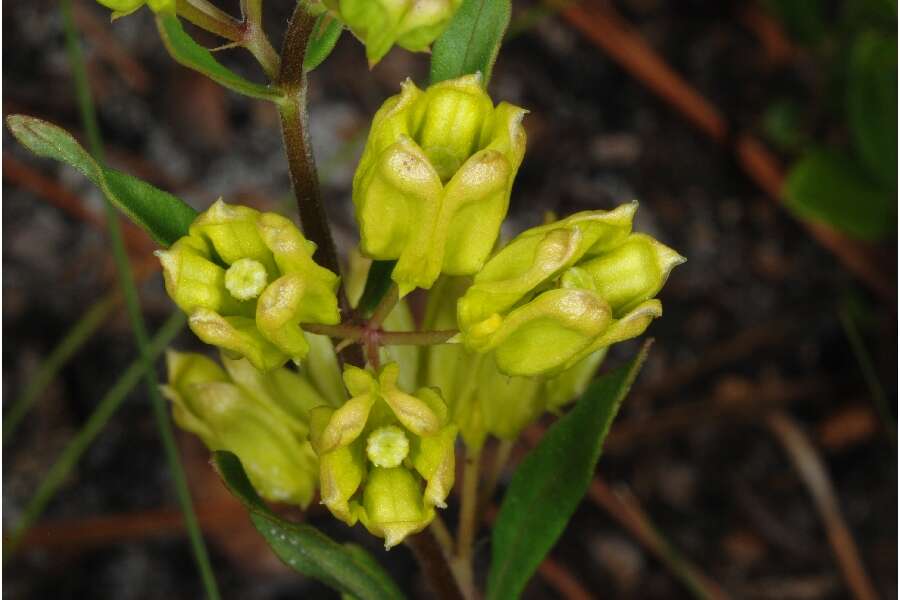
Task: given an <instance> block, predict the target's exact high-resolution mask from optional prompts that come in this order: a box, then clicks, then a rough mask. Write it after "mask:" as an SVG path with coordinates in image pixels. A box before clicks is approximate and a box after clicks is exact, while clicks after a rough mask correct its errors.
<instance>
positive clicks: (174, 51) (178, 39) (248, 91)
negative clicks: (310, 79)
mask: <svg viewBox="0 0 900 600" xmlns="http://www.w3.org/2000/svg"><path fill="white" fill-rule="evenodd" d="M156 26H157V29H159V35H160V37H161V38H162V41H163V43H164V44H165V45H166V49H167V50H168V51H169V54H171V55H172V58H174V59H175V61H176V62H178V63H179V64H181V65H184V66H185V67H187V68H189V69H193V70H195V71H198V72H200V73H203V74H204V75H206V76H207V77H209V78H210V79H212V80H213V81H215V82H216V83H218V84H219V85H222V86H224V87H227V88H228V89H230V90H234V91H235V92H237V93H239V94H244V95H245V96H251V97H253V98H260V99H262V100H271V101H272V102H280V101H281V100H282V99H283V98H284V94H283V93H282V92H281V90H279V89H277V88H273V87H269V86H267V85H262V84H259V83H253V82H252V81H247V80H246V79H244V78H243V77H241V76H240V75H238V74H237V73H234V72H232V71H231V70H229V69H227V68H226V67H225V66H223V65H222V63H220V62H219V61H217V60H216V59H215V58H214V57H213V55H212V53H211V52H210V51H209V50H207V49H206V48H204V47H203V46H201V45H200V44H198V43H197V42H195V41H194V39H193V38H192V37H191V36H189V35H188V34H187V33H186V32H185V31H184V28H183V27H182V26H181V21H179V20H178V17H176V16H175V15H174V14H171V13H157V15H156Z"/></svg>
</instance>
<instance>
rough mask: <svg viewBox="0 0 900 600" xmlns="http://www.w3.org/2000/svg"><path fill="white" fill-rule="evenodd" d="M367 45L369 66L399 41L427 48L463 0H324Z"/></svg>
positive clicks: (418, 48) (415, 48)
mask: <svg viewBox="0 0 900 600" xmlns="http://www.w3.org/2000/svg"><path fill="white" fill-rule="evenodd" d="M324 4H325V6H326V7H327V8H328V9H330V10H331V12H332V13H333V14H334V15H335V16H337V17H338V18H339V19H340V20H341V21H343V22H344V24H346V25H347V27H348V28H349V29H350V31H352V32H353V35H355V36H356V37H357V38H359V40H360V41H361V42H362V43H363V44H365V46H366V58H368V59H369V66H374V65H375V64H376V63H378V61H380V60H381V59H382V58H383V57H384V55H385V54H387V53H388V50H390V49H391V46H393V45H394V44H397V45H398V46H400V47H401V48H406V49H407V50H410V51H412V52H425V51H427V50H428V47H429V46H430V45H431V43H432V42H433V41H434V40H436V39H437V38H438V37H439V36H440V35H441V34H442V33H443V32H444V29H446V28H447V25H449V24H450V19H452V18H453V15H454V14H455V13H456V9H458V8H459V5H460V4H462V0H324Z"/></svg>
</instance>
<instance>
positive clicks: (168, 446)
mask: <svg viewBox="0 0 900 600" xmlns="http://www.w3.org/2000/svg"><path fill="white" fill-rule="evenodd" d="M60 8H61V11H62V16H63V23H64V27H65V30H66V47H67V50H68V53H69V61H70V63H71V66H72V73H73V77H74V80H75V88H76V93H77V96H78V104H79V108H80V110H81V117H82V121H83V123H84V128H85V130H86V131H87V135H88V141H89V146H90V149H91V154H92V155H93V157H94V159H95V160H96V161H97V162H98V163H99V164H102V163H103V162H104V159H103V142H102V138H101V136H100V128H99V127H98V125H97V115H96V111H95V109H94V103H93V100H92V98H91V93H90V87H89V85H88V81H87V73H86V71H85V66H84V58H83V57H82V55H81V48H80V46H79V44H78V37H77V33H76V29H75V23H74V21H73V19H72V3H71V0H60ZM105 207H106V220H107V224H108V227H109V237H110V243H111V245H112V251H113V258H114V260H115V263H116V271H117V273H118V276H119V283H120V284H121V286H122V295H123V296H124V298H125V307H126V309H127V311H128V318H129V320H130V321H131V329H132V333H133V334H134V338H135V341H136V342H137V347H138V352H139V353H140V362H141V366H142V371H143V373H144V379H145V382H146V384H147V393H148V394H149V396H150V400H151V402H152V404H153V415H154V417H155V418H156V425H157V429H159V437H160V439H161V441H162V445H163V451H164V453H165V455H166V461H167V462H168V463H169V471H170V473H171V475H172V480H173V484H174V486H175V492H176V495H177V497H178V503H179V505H180V506H181V511H182V512H183V513H184V522H185V527H186V529H187V532H188V538H189V539H190V543H191V548H192V550H193V553H194V560H195V561H196V563H197V568H198V570H199V571H200V578H201V580H202V581H203V587H204V589H205V591H206V596H207V598H209V599H210V600H218V598H219V590H218V586H217V585H216V579H215V576H214V574H213V570H212V565H211V564H210V561H209V554H208V553H207V551H206V544H205V543H204V541H203V536H202V534H201V533H200V524H199V522H198V521H197V515H196V513H195V512H194V507H193V505H192V504H191V493H190V490H188V486H187V478H186V476H185V474H184V468H183V467H182V466H181V461H180V459H179V457H178V448H177V447H176V445H175V434H174V432H173V431H172V424H171V423H170V422H169V416H168V413H167V411H166V404H165V402H164V401H163V399H162V395H161V394H160V391H159V382H158V381H157V378H156V371H155V370H154V368H153V358H152V356H151V345H150V341H149V337H148V335H147V328H146V325H145V324H144V317H143V315H142V314H141V307H140V302H139V300H138V294H137V286H136V285H135V283H134V273H132V271H131V265H130V264H129V262H128V255H127V254H126V252H125V243H124V240H123V239H122V230H121V228H120V227H119V219H118V215H117V214H116V210H115V208H114V207H113V205H112V203H110V202H109V201H107V202H106V203H105Z"/></svg>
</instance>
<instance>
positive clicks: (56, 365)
mask: <svg viewBox="0 0 900 600" xmlns="http://www.w3.org/2000/svg"><path fill="white" fill-rule="evenodd" d="M116 303H117V297H116V296H115V295H110V296H107V297H106V298H104V299H103V300H100V301H99V302H97V303H96V304H94V305H93V306H92V307H91V308H89V309H88V310H87V312H85V313H84V314H83V315H82V316H81V318H80V319H78V322H77V323H75V325H73V326H72V328H71V329H70V330H69V331H68V333H66V335H65V337H64V338H63V339H62V340H61V341H60V342H59V344H57V346H56V347H55V348H54V349H53V350H52V351H51V352H50V355H49V356H47V358H46V359H44V361H43V362H42V363H41V365H40V367H38V369H37V372H35V374H34V375H33V376H32V377H30V378H29V380H28V383H27V385H26V386H25V389H24V390H22V393H21V394H20V395H19V396H18V397H17V398H16V400H15V402H13V405H12V407H11V408H10V409H9V411H8V412H7V413H6V416H5V417H3V445H4V446H5V445H6V444H7V443H8V442H9V441H10V440H11V439H12V436H13V433H14V432H15V431H16V429H17V428H18V426H19V424H20V423H21V422H22V419H24V418H25V415H27V414H28V411H29V410H30V409H31V407H32V406H33V405H34V402H35V400H37V398H38V397H40V395H41V393H43V391H44V390H45V389H47V386H49V385H50V383H51V382H52V381H53V380H54V379H55V378H56V374H57V373H58V372H59V370H60V369H61V368H62V367H63V365H65V364H66V363H67V362H69V359H70V358H72V356H73V355H74V354H75V353H76V352H78V350H79V349H80V348H81V347H82V346H83V345H84V343H85V342H87V341H88V340H89V339H90V338H91V336H92V335H94V332H96V331H97V329H99V328H100V325H102V324H103V322H104V321H105V320H106V318H107V317H108V316H109V314H110V313H111V312H112V309H113V308H114V307H115V305H116Z"/></svg>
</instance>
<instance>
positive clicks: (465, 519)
mask: <svg viewBox="0 0 900 600" xmlns="http://www.w3.org/2000/svg"><path fill="white" fill-rule="evenodd" d="M480 466H481V449H480V448H479V449H477V450H473V449H471V448H466V464H465V467H464V469H463V488H462V508H461V511H460V515H459V527H458V529H457V533H456V558H457V567H458V569H457V572H458V573H459V576H460V579H461V581H460V584H461V586H462V588H463V593H464V594H465V596H466V598H474V597H475V576H474V573H473V569H472V548H473V546H474V543H475V532H476V531H477V530H478V520H477V513H478V510H477V509H478V479H479V468H480Z"/></svg>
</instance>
